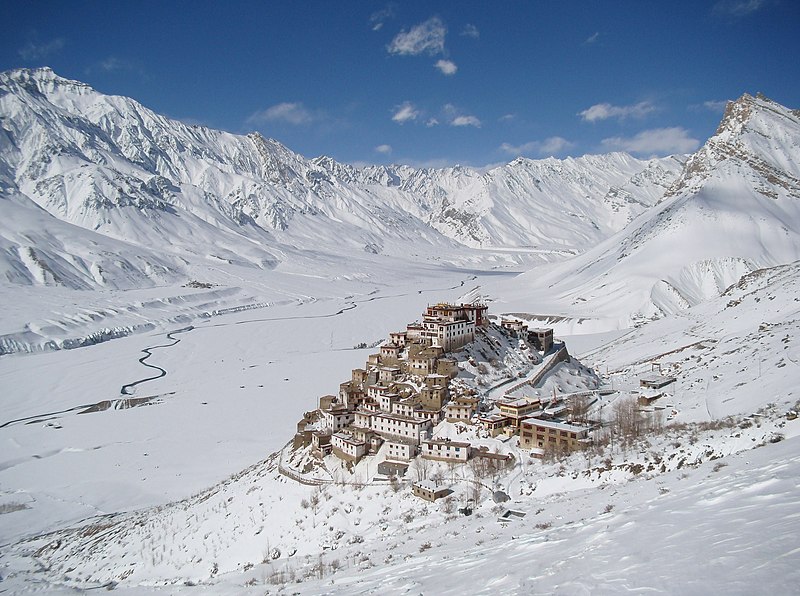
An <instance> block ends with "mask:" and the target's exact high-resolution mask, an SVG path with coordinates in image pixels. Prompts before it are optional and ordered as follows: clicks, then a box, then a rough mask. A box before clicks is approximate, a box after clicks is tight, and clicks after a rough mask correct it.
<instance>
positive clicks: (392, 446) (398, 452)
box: [386, 441, 417, 461]
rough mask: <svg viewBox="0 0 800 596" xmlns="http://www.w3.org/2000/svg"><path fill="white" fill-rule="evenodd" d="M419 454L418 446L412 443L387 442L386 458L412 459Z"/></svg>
mask: <svg viewBox="0 0 800 596" xmlns="http://www.w3.org/2000/svg"><path fill="white" fill-rule="evenodd" d="M416 455H417V448H416V446H415V445H412V444H410V443H400V442H397V441H387V442H386V458H387V459H393V460H396V461H411V459H412V458H413V457H415V456H416Z"/></svg>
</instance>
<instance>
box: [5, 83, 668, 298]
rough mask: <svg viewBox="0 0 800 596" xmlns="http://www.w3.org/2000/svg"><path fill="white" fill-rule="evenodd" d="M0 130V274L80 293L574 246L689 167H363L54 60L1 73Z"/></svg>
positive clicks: (550, 162)
mask: <svg viewBox="0 0 800 596" xmlns="http://www.w3.org/2000/svg"><path fill="white" fill-rule="evenodd" d="M0 124H1V125H2V135H1V136H0V191H1V193H0V197H2V200H3V205H4V211H6V210H13V211H14V212H15V213H16V212H18V213H20V214H22V215H21V216H20V217H14V218H11V217H4V218H3V221H2V224H0V243H1V244H0V245H1V246H2V251H3V259H2V265H0V267H2V269H3V273H5V278H6V280H7V281H10V282H12V283H18V284H31V283H34V284H35V283H51V284H52V283H57V284H61V285H64V286H67V287H73V288H85V287H112V288H113V287H122V288H126V287H141V286H142V285H149V284H152V283H162V282H163V281H164V280H165V279H171V280H174V281H178V280H180V281H185V280H186V279H188V277H190V276H191V273H190V265H191V264H193V263H198V262H199V263H205V264H207V263H221V264H223V265H224V264H227V263H230V264H237V265H242V266H246V267H256V268H265V269H270V268H274V267H276V266H279V265H280V264H281V263H285V262H286V261H288V260H291V259H290V258H288V256H287V255H289V254H292V253H295V254H296V253H297V252H298V251H301V252H302V251H313V252H315V253H317V252H319V251H322V252H330V253H335V254H343V253H344V254H358V253H360V254H362V255H363V254H364V252H367V253H385V254H389V255H402V256H407V255H408V252H409V251H408V245H409V243H410V242H413V243H414V248H415V251H416V256H417V257H418V258H421V259H423V260H424V259H430V258H434V257H435V258H441V256H442V255H443V254H445V255H447V254H458V253H460V252H461V251H462V250H463V247H464V246H471V247H482V248H486V247H500V248H507V247H524V248H529V249H531V250H533V251H538V252H540V253H543V254H550V253H552V254H555V255H560V254H573V253H577V252H581V251H583V250H585V249H586V248H588V247H590V246H592V245H594V244H596V243H597V242H599V241H601V240H603V239H604V238H606V237H608V236H609V235H611V234H613V233H614V232H617V231H619V230H620V229H622V227H624V226H625V225H626V224H627V223H628V222H629V221H630V220H632V219H633V218H634V217H636V216H637V215H639V214H640V213H642V212H643V211H645V210H646V209H647V208H648V207H650V206H651V205H653V204H654V203H655V202H656V201H657V200H658V199H659V198H660V197H661V195H662V194H663V192H664V190H665V189H666V188H667V187H668V186H669V184H670V183H671V182H672V181H673V180H674V179H675V177H676V176H677V175H678V173H679V172H680V167H681V159H679V158H666V159H654V160H649V161H642V160H638V159H635V158H633V157H631V156H629V155H626V154H622V153H615V154H609V155H602V156H584V157H581V158H577V159H573V158H569V159H566V160H563V161H562V160H556V159H547V160H542V161H532V160H527V159H521V158H520V159H517V160H516V161H514V162H512V163H510V164H508V165H506V166H502V167H499V168H495V169H493V170H490V171H488V172H485V173H481V172H480V171H478V170H475V169H471V168H464V167H459V166H457V167H453V168H445V169H421V170H415V169H413V168H410V167H407V166H389V167H385V166H372V167H366V168H361V169H359V168H354V167H352V166H349V165H346V164H340V163H337V162H335V161H334V160H332V159H330V158H327V157H320V158H316V159H311V160H309V159H305V158H303V157H302V156H300V155H297V154H296V153H293V152H292V151H290V150H289V149H287V148H286V147H284V146H283V145H281V144H280V143H278V142H277V141H274V140H270V139H265V138H263V137H262V136H261V135H259V134H256V133H253V134H249V135H246V136H243V135H234V134H230V133H226V132H222V131H217V130H212V129H208V128H203V127H199V126H189V125H186V124H184V123H182V122H179V121H175V120H170V119H168V118H165V117H163V116H160V115H158V114H155V113H154V112H152V111H150V110H148V109H147V108H145V107H144V106H142V105H141V104H139V103H137V102H136V101H134V100H132V99H128V98H125V97H117V96H107V95H103V94H101V93H99V92H97V91H95V90H94V89H92V88H91V87H89V86H87V85H85V84H83V83H80V82H77V81H71V80H67V79H64V78H61V77H59V76H57V75H56V74H55V73H53V71H52V70H50V69H48V68H41V69H34V70H28V69H23V70H15V71H9V72H5V73H2V74H0ZM12 204H13V206H12ZM37 207H38V209H37ZM65 224H71V225H65ZM75 226H77V228H76V227H75ZM78 228H82V229H83V230H88V231H91V232H94V234H92V233H83V231H82V230H79V229H78ZM43 237H44V238H46V239H47V241H46V242H42V241H41V240H42V239H43Z"/></svg>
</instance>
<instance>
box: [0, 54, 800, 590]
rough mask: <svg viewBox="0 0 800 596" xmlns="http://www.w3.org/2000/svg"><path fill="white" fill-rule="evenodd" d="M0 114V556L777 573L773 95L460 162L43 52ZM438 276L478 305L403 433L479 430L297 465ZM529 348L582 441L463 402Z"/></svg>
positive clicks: (780, 465)
mask: <svg viewBox="0 0 800 596" xmlns="http://www.w3.org/2000/svg"><path fill="white" fill-rule="evenodd" d="M0 124H1V125H2V136H0V209H2V214H3V217H2V218H0V247H1V250H0V273H1V274H2V278H3V282H2V284H0V296H2V300H3V304H4V312H3V317H2V319H0V324H1V325H2V327H0V386H2V389H3V391H2V411H3V415H2V418H0V445H2V455H0V578H2V581H0V590H2V589H4V588H5V589H7V590H8V591H9V592H13V593H26V592H31V593H32V592H37V591H45V592H48V593H72V592H74V591H75V590H84V589H89V588H98V587H105V588H109V589H114V591H118V592H121V593H131V594H139V593H151V592H154V591H161V590H166V591H167V592H169V593H208V592H213V593H222V594H227V593H230V594H240V593H265V592H267V593H300V594H320V593H337V594H338V593H375V592H377V591H382V592H384V593H399V592H409V591H413V592H414V593H433V592H436V593H443V594H448V593H453V594H455V593H464V592H465V590H468V591H469V592H470V593H487V594H488V593H498V592H500V593H565V594H574V593H617V592H623V591H624V592H631V591H633V592H644V591H653V590H655V591H660V592H665V593H685V594H700V593H715V592H718V591H720V589H721V587H723V586H724V589H725V591H726V592H728V593H733V594H747V593H753V592H754V591H759V592H760V591H770V592H774V593H792V592H794V591H795V589H796V585H797V583H798V580H800V572H798V571H797V569H798V565H797V563H798V561H800V555H799V554H798V552H800V551H799V550H798V549H800V546H799V545H798V542H797V539H796V536H795V532H794V531H793V523H792V522H793V520H794V519H795V518H796V517H797V516H798V515H800V508H798V504H797V500H796V490H797V480H796V479H797V477H798V474H800V438H799V436H800V421H798V419H797V412H798V410H800V394H798V390H797V381H798V380H800V343H798V337H799V336H800V297H799V296H800V113H798V111H797V110H791V109H788V108H786V107H783V106H781V105H779V104H777V103H775V102H772V101H770V100H769V99H767V98H765V97H763V96H756V97H753V96H750V95H744V96H743V97H742V98H740V99H739V100H737V101H736V102H730V103H729V104H728V107H727V109H726V112H725V115H724V117H723V119H722V122H721V123H720V126H719V129H718V130H717V132H716V134H715V135H714V136H713V137H712V138H710V139H709V140H708V141H707V142H706V143H705V144H704V146H703V147H701V148H700V150H698V151H697V152H696V153H694V154H692V155H678V156H674V157H668V158H653V159H649V160H640V159H637V158H634V157H632V156H630V155H627V154H623V153H612V154H607V155H587V156H584V157H581V158H568V159H565V160H557V159H553V158H550V159H545V160H538V161H537V160H528V159H523V158H520V159H517V160H515V161H513V162H511V163H509V164H507V165H504V166H500V167H495V168H492V169H488V170H486V171H481V170H478V169H474V168H467V167H460V166H456V167H452V168H445V169H413V168H411V167H408V166H386V167H384V166H370V167H363V168H356V167H353V166H350V165H347V164H340V163H337V162H335V161H334V160H332V159H330V158H327V157H319V158H315V159H306V158H304V157H302V156H300V155H298V154H295V153H293V152H292V151H291V150H289V149H287V148H286V147H284V146H283V145H281V144H280V143H278V142H277V141H274V140H270V139H265V138H263V137H261V136H260V135H257V134H251V135H246V136H241V135H234V134H230V133H225V132H221V131H216V130H211V129H207V128H203V127H199V126H190V125H186V124H183V123H181V122H178V121H175V120H170V119H168V118H165V117H163V116H160V115H158V114H155V113H154V112H152V111H150V110H148V109H147V108H145V107H144V106H142V105H140V104H138V103H137V102H136V101H134V100H132V99H128V98H124V97H113V96H106V95H103V94H101V93H99V92H97V91H95V90H94V89H92V88H90V87H88V86H87V85H84V84H83V83H79V82H76V81H70V80H67V79H63V78H61V77H58V76H57V75H56V74H55V73H53V72H52V71H51V70H49V69H36V70H17V71H10V72H5V73H2V74H0ZM440 303H451V304H461V303H464V304H467V305H472V304H485V305H486V306H487V307H488V313H489V315H490V318H491V326H490V327H487V329H488V331H486V332H485V335H481V334H477V335H476V336H475V338H474V341H470V342H468V343H465V344H460V345H455V344H453V345H452V346H448V349H443V354H439V357H443V358H445V359H446V360H447V359H453V360H454V361H458V366H457V367H456V369H454V370H452V371H451V372H452V376H453V381H452V383H455V385H454V386H452V387H450V389H449V390H450V391H452V392H453V394H454V395H455V393H456V392H457V390H458V391H462V393H463V395H464V396H468V397H470V398H472V397H474V398H475V401H476V406H475V409H474V410H470V411H469V412H468V413H467V414H466V415H465V417H464V418H463V419H458V417H450V418H448V417H447V416H446V415H444V416H443V419H442V420H441V421H438V420H437V422H436V424H432V425H431V430H430V433H431V435H432V436H431V437H429V438H430V439H431V440H433V439H438V440H442V441H445V440H451V441H456V442H466V443H467V444H469V445H470V448H471V449H472V450H478V449H479V447H480V446H484V447H486V448H487V451H488V452H491V453H492V454H496V455H502V456H503V457H506V456H507V457H508V459H507V460H503V461H504V462H507V463H504V465H502V466H501V465H497V466H491V467H490V468H491V469H487V468H485V467H484V468H482V467H480V466H478V465H476V464H474V463H470V462H464V463H458V464H452V463H451V462H444V461H437V460H433V461H432V462H430V463H428V464H422V463H419V462H421V461H423V459H422V458H417V459H416V460H414V461H411V462H409V463H408V470H407V471H406V473H405V475H404V476H400V477H397V476H394V475H391V474H381V473H379V472H378V469H377V466H378V464H379V463H380V462H381V461H382V460H383V458H384V457H385V452H376V453H375V454H372V455H370V456H369V457H366V458H364V459H362V460H360V461H359V462H355V463H354V465H352V466H345V465H343V464H341V465H340V464H339V463H338V460H336V459H335V457H336V456H335V455H326V456H325V457H324V458H323V461H324V466H322V467H321V468H319V469H318V470H315V471H309V469H308V468H304V466H305V464H306V463H308V461H309V460H308V459H303V458H306V456H308V457H310V453H311V451H312V449H311V444H310V443H309V444H308V445H305V446H304V448H305V447H307V449H306V450H305V451H303V450H302V449H300V450H294V449H288V446H290V445H291V444H292V439H293V436H295V433H296V432H298V433H299V432H301V431H302V430H303V429H301V428H300V427H299V426H298V424H297V422H298V420H310V421H316V420H321V419H322V418H318V419H315V418H313V417H307V416H306V413H308V412H313V411H315V410H317V408H320V406H321V405H322V404H321V401H320V398H321V397H323V396H326V395H329V394H336V395H339V394H338V393H337V387H340V383H342V381H343V380H345V379H349V378H351V371H352V372H353V374H356V373H355V370H354V369H358V370H363V374H364V375H365V379H366V377H367V376H368V372H369V364H370V362H372V363H373V364H375V366H376V368H375V370H374V371H373V373H374V374H375V375H378V374H380V373H379V372H378V369H377V367H378V365H379V364H381V362H380V358H378V359H377V360H374V361H372V360H370V359H371V358H372V355H373V354H375V353H376V352H378V353H379V354H385V355H388V356H389V357H391V358H394V357H395V355H394V353H390V352H385V351H384V349H383V348H381V346H386V345H387V342H388V343H391V341H392V340H391V338H389V336H388V334H389V333H392V332H397V331H398V330H402V329H406V328H407V325H409V324H412V325H413V323H412V322H413V321H417V320H418V319H419V318H420V314H421V313H425V312H430V308H431V305H436V304H440ZM464 320H466V319H464ZM503 321H505V323H503ZM423 322H424V319H423ZM450 322H456V321H450ZM457 322H463V321H462V319H460V318H458V321H457ZM473 323H474V321H473ZM523 325H526V326H527V327H528V328H529V329H535V328H543V327H544V328H550V329H553V330H554V331H555V339H556V342H557V343H560V342H563V343H564V344H565V345H566V349H567V350H568V351H569V354H570V358H569V359H567V360H565V361H563V362H556V361H553V362H552V368H550V366H549V361H548V360H547V359H548V350H547V349H545V350H542V352H541V354H537V355H532V351H533V350H532V348H531V347H530V346H529V345H528V343H527V341H526V340H523V339H520V338H522V337H526V336H524V335H520V333H522V332H521V331H519V332H516V331H512V328H514V329H521V327H522V326H523ZM408 329H411V327H408ZM429 343H432V344H434V345H438V343H437V340H436V339H433V338H432V336H431V338H430V342H429ZM398 353H401V351H399V352H398ZM448 353H449V354H448ZM398 358H399V360H396V361H394V365H397V367H398V370H399V369H400V368H402V366H405V364H403V363H404V362H409V363H410V360H411V357H410V353H409V355H404V356H402V357H398ZM365 362H366V363H367V364H366V366H365ZM545 364H547V365H548V370H547V371H544V372H543V373H542V374H541V375H538V374H537V373H538V372H539V371H540V370H541V368H543V367H544V365H545ZM383 365H384V367H385V365H386V362H384V363H383ZM359 367H363V369H359ZM437 371H438V369H436V370H434V369H431V370H428V371H427V373H430V374H433V373H437ZM386 374H389V373H386ZM392 374H395V375H399V374H400V373H392ZM654 374H655V375H659V376H663V377H666V376H669V377H671V378H672V377H674V379H675V382H674V383H671V384H669V385H667V386H666V387H665V388H664V389H663V390H661V395H660V397H657V398H656V399H654V400H653V401H649V398H647V399H644V401H642V399H639V401H637V402H636V403H637V404H638V405H637V406H636V408H635V409H634V411H633V414H632V416H634V417H635V419H636V420H647V421H648V423H647V424H646V425H644V426H643V427H642V428H641V429H639V430H638V431H637V432H636V433H631V432H629V429H628V427H625V426H624V425H622V424H621V423H618V422H616V421H615V420H617V419H616V418H615V413H616V414H618V413H619V412H620V411H621V409H622V408H621V404H625V403H633V402H632V401H631V400H632V399H633V398H643V397H645V393H644V392H642V391H641V387H640V384H641V379H643V378H646V377H648V376H652V375H654ZM534 377H535V378H534ZM353 378H355V377H353ZM392 380H393V381H395V380H396V381H398V382H403V383H407V384H409V386H413V387H415V388H416V389H415V391H417V390H418V391H419V392H422V390H423V388H424V375H423V376H420V377H419V378H415V377H413V376H408V377H402V378H401V377H400V376H398V377H396V378H394V377H393V378H392ZM372 381H374V382H375V383H376V384H377V383H378V379H377V377H376V378H375V379H372ZM526 381H531V385H528V386H527V387H526V388H525V389H524V391H523V393H524V392H525V391H527V392H528V393H525V394H524V395H525V397H526V399H529V398H530V399H533V398H535V399H536V400H537V403H538V400H541V403H542V404H544V403H545V401H546V400H547V399H550V397H551V396H552V397H553V401H552V402H551V403H550V405H551V406H553V405H556V404H559V405H563V406H564V408H565V409H569V410H570V414H571V415H574V414H575V411H574V408H573V401H571V398H572V397H573V396H575V395H579V394H580V395H583V394H587V395H591V404H590V405H588V406H587V407H588V411H587V412H584V413H583V418H588V419H590V420H591V421H592V424H591V425H589V426H591V433H588V434H587V438H588V439H589V440H587V441H585V442H584V443H582V444H581V446H582V448H580V449H574V450H573V449H570V450H565V451H563V452H559V453H544V452H542V453H539V451H538V450H537V449H536V448H535V447H533V448H532V447H531V445H525V444H524V443H523V436H522V435H521V433H520V432H519V429H517V431H516V432H506V433H505V434H497V435H495V436H492V433H491V432H489V431H487V429H486V427H485V426H482V422H481V420H480V419H481V417H484V418H487V419H488V417H489V416H490V415H491V414H492V413H494V414H497V413H498V412H500V405H499V402H501V401H502V400H503V399H505V398H506V397H508V396H507V395H506V392H507V391H509V390H511V389H512V387H516V386H517V385H525V382H526ZM362 388H363V390H364V391H365V392H366V385H364V387H359V390H361V389H362ZM467 390H469V391H467ZM409 393H410V394H411V393H413V392H411V391H410V392H409ZM509 395H512V396H513V395H517V394H509ZM404 397H408V396H404ZM412 397H413V395H412ZM377 399H379V396H376V400H377ZM454 402H455V399H454ZM387 403H389V402H387ZM478 404H480V405H478ZM328 405H329V406H330V404H328ZM438 405H439V406H440V407H441V408H444V403H441V404H438ZM376 407H377V406H376ZM387 407H388V409H389V411H391V409H392V407H393V405H392V404H391V403H389V405H388V406H387ZM323 409H324V408H323ZM329 409H330V408H329ZM380 409H381V410H383V409H385V408H383V407H382V408H380ZM544 409H546V408H544V406H542V410H544ZM442 411H444V410H442ZM323 415H324V414H319V416H323ZM354 415H355V414H354ZM409 416H411V414H409ZM571 420H572V419H571ZM572 421H573V422H574V420H572ZM312 426H313V424H312ZM312 426H309V429H311V428H312ZM318 428H320V427H318V426H315V427H314V429H315V430H317V429H318ZM308 440H309V442H310V441H311V438H310V435H309V437H308ZM384 451H385V449H384ZM298 454H300V455H298ZM542 456H543V457H542ZM293 457H297V458H298V459H297V461H296V462H295V464H296V466H295V468H296V469H293V471H291V473H290V474H287V468H291V467H292V466H291V465H290V463H291V462H289V461H287V460H291V458H293ZM331 458H334V459H331ZM474 459H475V458H472V460H473V461H474ZM337 466H339V468H338V469H337ZM323 468H325V469H327V470H328V472H330V473H329V474H328V475H327V476H321V477H324V482H315V481H309V478H312V477H316V476H315V474H317V472H320V473H321V470H322V469H323ZM332 470H333V471H334V472H335V473H333V472H331V471H332ZM292 475H295V476H296V478H294V479H293V478H292V477H291V476H292ZM304 475H307V476H308V477H305V476H304ZM297 478H299V479H300V480H301V481H299V482H298V481H297ZM434 478H435V484H437V485H442V486H446V487H447V489H448V490H450V491H452V493H451V494H450V496H447V497H445V498H441V499H436V500H435V501H433V502H430V501H427V500H425V499H423V498H420V497H419V496H417V495H415V494H414V491H413V485H414V484H415V482H419V481H422V480H432V479H434ZM498 493H501V494H502V495H505V497H507V498H508V500H505V498H500V497H499V496H498ZM467 586H468V588H466V587H467Z"/></svg>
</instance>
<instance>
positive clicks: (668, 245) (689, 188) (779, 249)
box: [498, 95, 800, 330]
mask: <svg viewBox="0 0 800 596" xmlns="http://www.w3.org/2000/svg"><path fill="white" fill-rule="evenodd" d="M797 259H800V114H799V113H798V112H797V111H793V110H789V109H787V108H785V107H783V106H780V105H778V104H776V103H774V102H772V101H770V100H768V99H766V98H764V97H761V96H759V97H752V96H750V95H744V96H742V97H741V98H740V99H739V100H737V101H736V102H731V103H730V104H729V105H728V108H727V110H726V112H725V117H724V118H723V120H722V123H721V124H720V126H719V129H718V131H717V133H716V134H715V135H714V136H713V137H712V138H711V139H709V141H708V142H707V143H706V144H705V145H704V146H703V147H702V148H701V149H700V150H699V151H698V152H697V153H696V154H694V155H692V156H691V157H690V158H689V160H688V161H687V163H686V166H685V167H684V169H683V172H682V173H681V175H680V177H679V179H678V180H677V181H676V182H675V183H674V184H673V185H672V186H671V187H670V189H669V190H668V191H667V192H666V194H665V196H664V198H663V199H662V200H661V201H660V202H659V203H658V205H657V206H656V207H655V208H654V209H652V210H650V211H648V212H645V213H644V214H643V215H641V216H640V217H639V218H638V219H637V220H635V221H634V222H633V223H632V224H631V225H629V226H628V227H627V228H626V229H625V230H624V231H622V232H620V233H619V234H618V235H616V236H614V237H612V238H609V239H608V240H607V241H605V242H603V243H602V244H600V245H599V246H597V247H596V248H594V249H592V250H589V251H587V252H586V253H584V254H582V255H580V256H579V257H577V258H575V259H572V260H570V261H569V262H565V263H562V264H560V265H554V266H553V267H551V268H550V269H549V270H547V271H542V270H536V271H532V272H530V273H528V274H526V275H524V276H522V277H520V278H519V279H517V280H514V282H513V285H514V288H510V287H507V288H506V289H508V290H509V291H508V292H506V291H504V290H502V289H498V293H499V294H502V295H505V296H506V297H507V299H508V300H509V301H508V303H507V305H508V308H509V309H514V310H521V311H528V312H530V309H534V308H535V309H536V311H535V313H536V314H544V315H565V314H567V313H568V314H569V317H570V320H571V322H569V321H568V322H562V325H564V326H565V327H570V326H571V327H573V328H574V329H575V330H577V329H584V330H592V329H594V330H602V329H608V328H625V327H628V326H629V325H630V324H631V323H636V322H638V321H642V320H645V319H651V318H657V317H660V316H663V315H664V314H668V313H674V312H678V311H680V310H682V309H685V308H687V307H689V306H693V305H696V304H699V303H701V302H703V301H705V300H707V299H709V298H711V297H714V296H718V295H719V294H720V293H721V292H723V291H724V290H725V289H726V288H727V287H728V286H730V285H731V284H733V283H736V282H737V281H738V280H739V278H740V277H741V276H742V275H744V274H746V273H748V272H750V271H753V270H755V269H759V268H763V267H769V266H774V265H779V264H784V263H790V262H792V261H795V260H797ZM515 296H516V298H514V297H515ZM526 303H527V305H526ZM532 305H535V306H532ZM526 306H527V308H526ZM503 308H505V307H503ZM581 317H583V318H584V319H585V320H584V321H583V322H582V323H581V324H580V325H578V324H577V322H576V319H577V318H581Z"/></svg>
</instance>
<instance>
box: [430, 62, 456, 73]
mask: <svg viewBox="0 0 800 596" xmlns="http://www.w3.org/2000/svg"><path fill="white" fill-rule="evenodd" d="M433 67H434V68H438V69H439V71H440V72H441V73H442V74H443V75H447V76H450V75H454V74H456V71H457V70H458V66H456V63H455V62H453V61H452V60H438V61H437V62H436V64H434V65H433Z"/></svg>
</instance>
